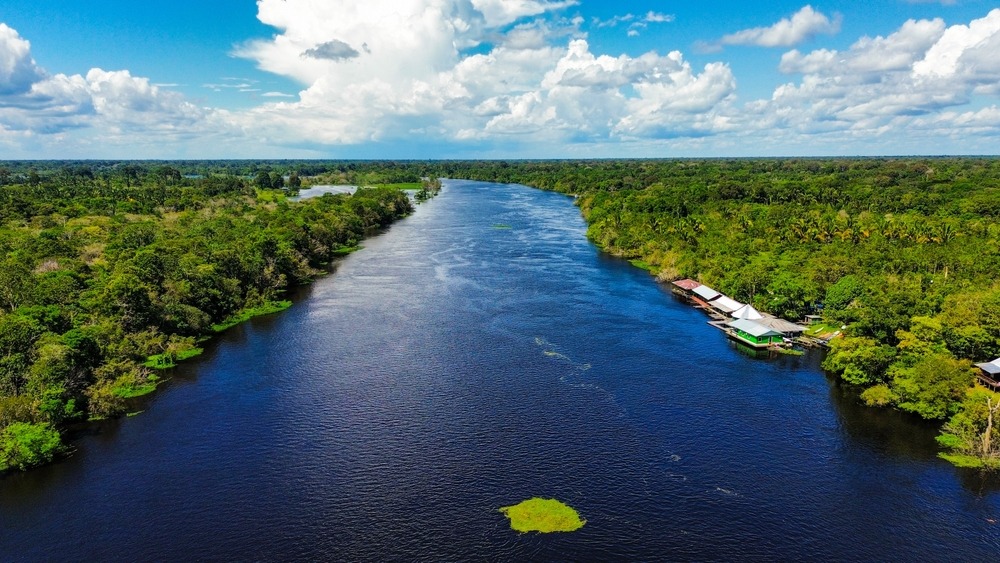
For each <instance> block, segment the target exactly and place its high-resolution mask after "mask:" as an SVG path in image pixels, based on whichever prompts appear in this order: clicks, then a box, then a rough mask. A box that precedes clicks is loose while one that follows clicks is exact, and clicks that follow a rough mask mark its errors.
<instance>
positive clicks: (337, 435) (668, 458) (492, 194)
mask: <svg viewBox="0 0 1000 563" xmlns="http://www.w3.org/2000/svg"><path fill="white" fill-rule="evenodd" d="M365 246H366V248H365V250H363V251H361V252H358V253H355V254H353V255H351V256H349V257H347V258H346V259H344V260H343V261H341V262H340V263H339V265H338V267H337V268H336V270H335V272H334V273H333V274H332V275H330V276H327V277H325V278H323V279H321V280H319V281H318V282H316V283H315V284H314V285H313V286H311V287H310V288H307V289H306V290H304V291H302V292H300V293H299V294H298V295H297V297H296V302H295V305H294V306H293V307H292V308H291V309H289V310H288V311H286V312H284V313H282V314H279V315H275V316H272V317H269V318H264V319H256V320H254V321H251V322H249V323H246V324H244V325H241V326H238V327H236V328H234V329H232V330H230V331H229V332H227V333H225V334H224V335H223V336H222V337H221V338H220V339H218V340H217V341H216V342H214V343H213V344H212V345H210V346H209V349H208V350H207V351H206V354H205V355H204V356H203V357H201V358H198V359H196V360H193V361H191V362H189V363H187V364H185V365H184V366H182V367H181V368H178V369H177V370H175V371H174V372H173V373H172V380H171V381H170V382H169V383H168V384H167V385H165V386H164V387H163V388H162V389H161V390H160V391H159V392H157V393H156V394H155V395H154V396H152V397H151V398H150V399H148V400H146V401H145V402H144V404H143V405H142V408H144V409H145V412H143V413H142V414H141V415H139V416H135V417H130V418H126V419H122V420H119V421H112V422H107V423H103V424H100V425H95V426H94V427H93V429H92V431H91V432H89V433H88V435H85V436H83V437H81V438H79V439H78V440H76V442H75V445H76V448H77V449H76V453H75V454H74V455H73V456H72V457H71V458H70V459H68V460H65V461H63V462H61V463H58V464H55V465H52V466H49V467H45V468H42V469H40V470H36V471H33V472H30V473H27V474H23V475H15V476H11V477H8V478H5V479H3V480H0V560H2V561H18V560H30V561H34V560H38V561H42V560H46V561H51V560H81V561H108V560H122V561H152V560H165V559H169V560H289V559H309V560H327V561H350V560H405V561H416V560H426V561H466V560H528V559H530V560H576V561H591V560H642V561H652V560H692V559H694V560H810V561H812V560H838V561H847V560H879V561H890V560H892V561H931V560H951V561H997V560H1000V492H998V490H1000V485H998V483H997V482H996V481H991V480H988V479H984V478H982V477H980V476H979V475H978V474H977V473H975V472H969V471H962V470H957V469H955V468H953V467H951V466H950V465H948V464H947V463H945V462H943V461H941V460H938V459H937V458H936V457H935V453H936V451H937V450H936V448H935V445H934V441H933V436H934V434H935V432H934V429H933V428H932V427H929V426H927V425H924V424H922V423H920V422H918V421H915V420H913V419H911V418H909V417H906V416H902V415H899V414H897V413H892V412H882V411H873V410H870V409H866V408H864V407H861V406H859V405H858V402H857V400H856V398H855V397H854V396H853V395H852V394H851V393H850V392H849V391H848V390H845V389H842V388H841V387H840V386H838V385H837V384H836V383H835V382H833V381H832V380H830V379H828V378H827V377H826V376H825V375H824V374H823V372H822V371H821V370H820V369H819V367H818V365H819V361H820V354H819V353H812V354H809V355H807V356H804V357H782V358H780V359H777V360H760V359H752V358H749V357H747V356H744V355H743V354H741V353H740V352H739V351H738V350H737V349H735V348H734V347H733V346H732V345H731V344H730V343H729V342H727V340H726V339H725V337H724V335H723V334H722V333H721V332H719V331H718V330H715V329H713V328H711V327H710V326H709V325H707V324H706V322H705V321H706V319H705V317H704V315H703V314H702V313H701V312H699V311H697V310H694V309H692V308H690V307H688V306H686V305H684V304H683V303H681V302H679V301H677V300H676V299H675V298H673V296H672V295H671V294H670V292H669V291H667V290H666V288H664V287H663V286H661V285H658V284H657V283H656V282H655V281H654V280H653V279H652V278H651V277H650V276H649V275H648V274H646V273H645V272H643V271H641V270H638V269H636V268H633V267H632V266H630V265H629V264H628V263H626V262H623V261H620V260H617V259H614V258H611V257H608V256H606V255H603V254H602V253H601V252H599V251H598V250H597V249H596V248H595V247H594V246H593V245H592V244H590V243H589V242H588V241H587V240H586V238H585V225H584V223H583V221H582V220H581V218H580V216H579V213H578V210H577V209H576V208H575V207H574V206H573V204H572V200H571V199H569V198H567V197H565V196H562V195H558V194H553V193H546V192H541V191H536V190H532V189H529V188H525V187H522V186H508V185H497V184H485V183H475V182H460V181H450V182H447V183H446V186H445V189H444V190H443V192H442V194H441V195H440V196H438V197H437V198H435V199H433V200H431V201H430V202H428V203H426V204H424V205H421V206H420V207H419V210H418V211H417V213H416V214H414V215H413V216H412V217H409V218H407V219H405V220H403V221H401V222H399V223H398V224H396V225H394V226H393V227H392V228H391V229H389V230H388V231H387V232H386V233H384V234H381V235H379V236H377V237H375V238H372V239H370V240H368V241H367V242H366V243H365ZM534 496H542V497H554V498H557V499H560V500H562V501H564V502H566V503H568V504H570V505H571V506H573V507H575V508H576V509H578V510H579V512H580V514H581V516H582V517H583V518H585V519H586V520H587V523H586V526H585V527H584V528H582V529H581V530H580V531H578V532H576V533H572V534H552V535H536V534H518V533H516V532H513V531H512V530H511V529H510V526H509V523H508V521H507V520H506V518H505V517H504V516H503V515H502V514H501V513H500V512H498V509H499V508H500V507H502V506H506V505H511V504H516V503H518V502H520V501H522V500H524V499H527V498H530V497H534Z"/></svg>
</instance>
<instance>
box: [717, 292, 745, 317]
mask: <svg viewBox="0 0 1000 563" xmlns="http://www.w3.org/2000/svg"><path fill="white" fill-rule="evenodd" d="M711 305H712V306H713V307H715V308H716V309H718V310H720V311H722V312H723V313H732V312H733V311H736V310H738V309H740V308H741V307H743V304H742V303H740V302H739V301H737V300H735V299H732V298H730V297H727V296H725V295H721V296H719V298H718V299H716V300H715V301H712V303H711Z"/></svg>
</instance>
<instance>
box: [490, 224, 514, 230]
mask: <svg viewBox="0 0 1000 563" xmlns="http://www.w3.org/2000/svg"><path fill="white" fill-rule="evenodd" d="M493 228H494V229H496V230H498V231H507V230H510V229H513V228H514V227H511V226H510V225H505V224H503V223H494V224H493Z"/></svg>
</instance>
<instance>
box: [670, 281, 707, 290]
mask: <svg viewBox="0 0 1000 563" xmlns="http://www.w3.org/2000/svg"><path fill="white" fill-rule="evenodd" d="M674 285H676V286H677V287H679V288H681V289H684V290H687V291H694V290H695V289H697V288H698V286H700V285H701V284H700V283H699V282H696V281H694V280H677V281H675V282H674Z"/></svg>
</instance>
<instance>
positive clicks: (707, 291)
mask: <svg viewBox="0 0 1000 563" xmlns="http://www.w3.org/2000/svg"><path fill="white" fill-rule="evenodd" d="M694 293H695V295H697V296H698V297H701V298H702V299H704V300H705V301H711V300H713V299H715V298H716V297H718V296H720V295H722V294H721V293H719V292H718V291H715V290H714V289H712V288H710V287H708V286H707V285H699V286H698V287H696V288H694Z"/></svg>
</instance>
